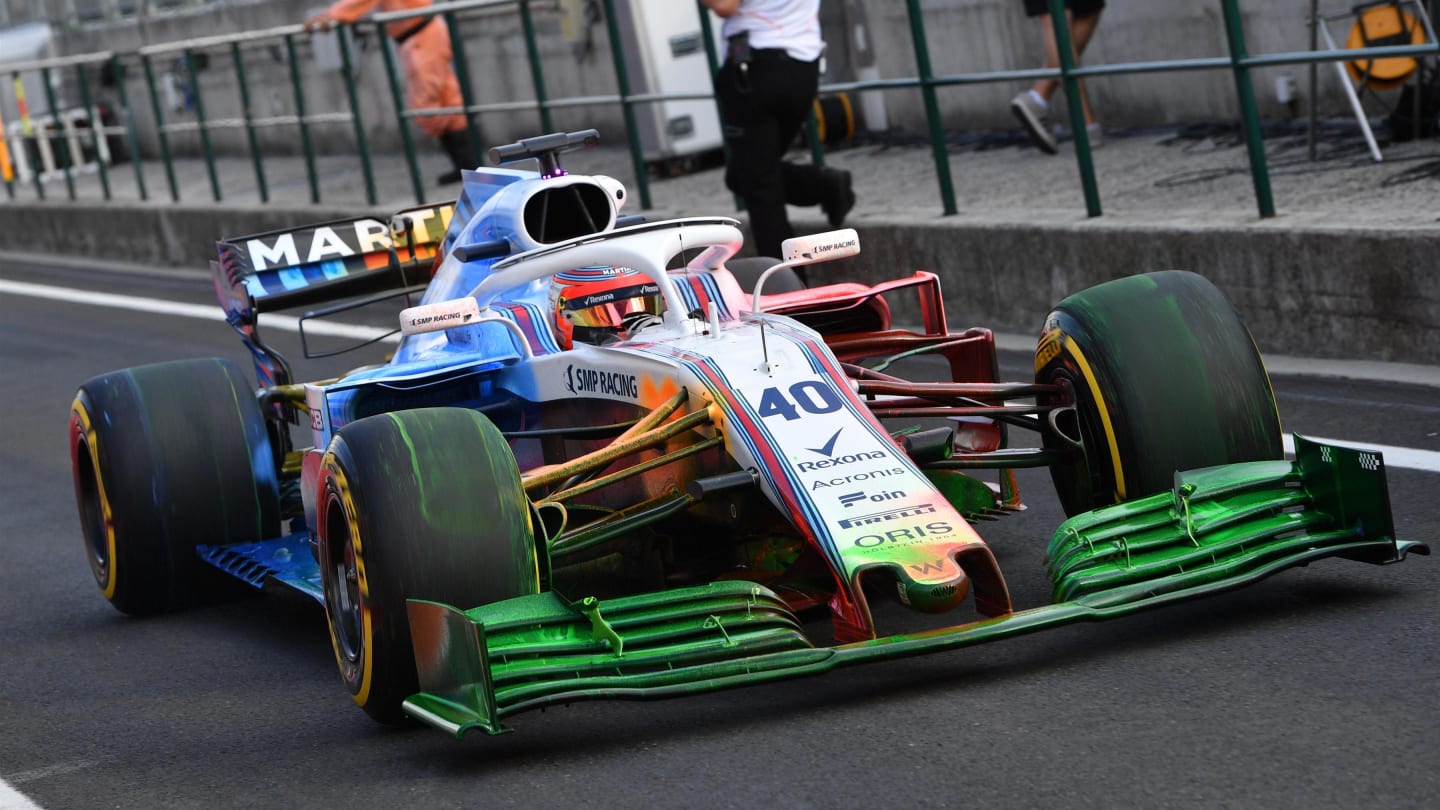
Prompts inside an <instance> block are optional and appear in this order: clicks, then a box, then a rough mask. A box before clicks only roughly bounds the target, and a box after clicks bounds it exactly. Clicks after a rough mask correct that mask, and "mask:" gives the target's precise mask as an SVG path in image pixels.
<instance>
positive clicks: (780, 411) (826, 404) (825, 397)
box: [759, 380, 841, 421]
mask: <svg viewBox="0 0 1440 810" xmlns="http://www.w3.org/2000/svg"><path fill="white" fill-rule="evenodd" d="M788 390H789V392H790V395H789V396H786V395H785V393H784V392H782V391H781V390H780V389H779V388H775V387H773V386H772V387H770V388H766V389H765V391H764V393H762V394H760V408H759V413H760V416H761V417H762V418H765V419H769V418H770V417H772V416H783V417H785V419H786V421H790V420H794V419H799V418H800V411H804V412H805V413H809V414H822V413H834V412H835V411H838V410H840V405H841V403H840V395H839V394H837V393H835V389H833V388H831V387H830V386H828V385H826V384H825V383H822V382H820V381H818V380H802V381H800V382H797V383H795V384H794V385H792V386H790V388H789V389H788ZM797 406H798V408H797Z"/></svg>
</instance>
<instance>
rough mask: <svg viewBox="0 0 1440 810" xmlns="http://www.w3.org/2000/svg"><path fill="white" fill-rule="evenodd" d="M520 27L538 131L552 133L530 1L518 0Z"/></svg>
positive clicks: (552, 125) (552, 128)
mask: <svg viewBox="0 0 1440 810" xmlns="http://www.w3.org/2000/svg"><path fill="white" fill-rule="evenodd" d="M520 27H521V28H522V29H524V31H525V53H526V54H527V55H528V56H529V57H530V80H531V82H533V83H534V85H535V106H536V107H537V108H538V109H539V112H540V131H541V132H554V131H555V124H554V122H552V121H551V120H550V106H549V102H550V99H549V98H548V96H547V95H546V93H545V70H544V68H543V67H542V66H541V64H540V45H539V43H538V42H537V41H536V39H535V21H534V19H532V17H531V15H530V0H520ZM475 154H477V155H478V154H480V153H479V152H476V153H475Z"/></svg>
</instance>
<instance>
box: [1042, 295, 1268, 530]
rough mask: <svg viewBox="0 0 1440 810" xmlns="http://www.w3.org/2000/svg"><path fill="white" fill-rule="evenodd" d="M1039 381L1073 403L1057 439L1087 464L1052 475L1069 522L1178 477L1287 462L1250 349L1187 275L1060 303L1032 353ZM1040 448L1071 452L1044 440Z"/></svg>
mask: <svg viewBox="0 0 1440 810" xmlns="http://www.w3.org/2000/svg"><path fill="white" fill-rule="evenodd" d="M1035 378H1036V380H1037V381H1038V382H1042V383H1061V384H1064V385H1067V386H1068V387H1069V388H1070V389H1071V390H1073V392H1074V404H1075V412H1074V418H1073V419H1070V420H1068V423H1062V424H1061V428H1062V429H1063V430H1064V431H1065V432H1066V434H1067V435H1070V436H1072V437H1076V438H1079V439H1080V440H1081V441H1082V442H1083V444H1084V448H1085V452H1084V453H1075V454H1074V456H1073V457H1074V461H1073V463H1069V464H1057V465H1055V466H1052V467H1051V469H1050V472H1051V477H1052V479H1053V480H1054V482H1055V488H1056V491H1057V493H1058V494H1059V496H1060V501H1061V504H1062V505H1063V506H1064V508H1065V513H1066V514H1067V515H1075V514H1077V513H1080V512H1085V511H1088V510H1090V509H1094V508H1097V507H1100V506H1105V505H1108V504H1112V503H1119V502H1122V501H1128V500H1134V499H1136V498H1141V497H1144V496H1146V495H1153V494H1155V493H1157V492H1162V491H1165V490H1168V489H1170V488H1171V487H1172V485H1173V480H1174V473H1175V471H1176V470H1189V469H1197V468H1200V467H1210V466H1215V465H1219V464H1231V463H1236V462H1243V461H1259V460H1266V459H1278V458H1281V457H1282V455H1283V449H1282V447H1281V441H1280V418H1279V415H1278V414H1277V412H1276V409H1275V395H1274V392H1273V391H1272V389H1271V387H1270V378H1269V376H1268V375H1267V374H1266V373H1265V366H1264V364H1263V363H1262V362H1261V360H1260V354H1259V352H1258V351H1257V350H1256V348H1255V342H1254V340H1253V339H1252V338H1251V336H1250V332H1249V330H1247V329H1246V328H1245V325H1244V324H1243V323H1242V322H1241V321H1240V316H1239V314H1237V313H1236V311H1235V308H1234V307H1233V306H1232V305H1231V304H1230V302H1229V301H1228V300H1226V298H1225V296H1224V295H1223V294H1221V292H1220V291H1219V290H1218V289H1216V288H1215V286H1214V285H1213V284H1211V283H1210V282H1209V281H1207V280H1206V279H1205V278H1204V277H1202V276H1199V275H1196V274H1194V273H1187V272H1181V271H1166V272H1160V273H1149V274H1146V275H1137V276H1130V277H1128V278H1122V279H1118V280H1116V281H1111V282H1107V283H1105V284H1100V285H1098V286H1095V287H1091V288H1090V289H1087V290H1084V291H1082V292H1079V293H1076V294H1075V295H1072V296H1070V297H1068V298H1066V299H1065V300H1063V301H1061V302H1060V303H1059V304H1057V305H1056V307H1055V309H1054V311H1052V312H1051V313H1050V315H1049V317H1048V318H1046V321H1045V329H1044V332H1043V334H1042V335H1041V338H1040V343H1039V346H1038V347H1037V348H1036V350H1035ZM1064 421H1065V420H1062V422H1064ZM1045 444H1046V446H1047V447H1050V448H1059V447H1066V446H1068V445H1066V444H1065V443H1064V442H1063V441H1061V440H1060V439H1058V438H1056V437H1054V436H1052V435H1050V434H1049V433H1047V434H1045ZM1087 458H1088V463H1087Z"/></svg>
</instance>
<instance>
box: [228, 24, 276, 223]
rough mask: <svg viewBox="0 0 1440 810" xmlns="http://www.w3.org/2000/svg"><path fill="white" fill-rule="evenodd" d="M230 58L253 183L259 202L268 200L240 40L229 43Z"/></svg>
mask: <svg viewBox="0 0 1440 810" xmlns="http://www.w3.org/2000/svg"><path fill="white" fill-rule="evenodd" d="M230 58H231V59H233V60H235V80H236V82H237V83H238V84H239V85H240V115H241V116H242V117H244V119H245V138H246V140H248V141H249V142H250V159H251V161H253V162H254V163H255V184H256V185H257V186H258V187H259V189H260V202H262V203H263V202H270V189H268V188H266V186H265V165H264V163H263V160H264V159H263V158H261V157H260V140H259V138H257V137H256V136H255V120H254V116H253V115H252V114H251V112H250V84H249V82H248V81H246V79H245V58H244V57H243V56H242V55H241V54H240V41H239V40H235V41H234V42H231V43H230Z"/></svg>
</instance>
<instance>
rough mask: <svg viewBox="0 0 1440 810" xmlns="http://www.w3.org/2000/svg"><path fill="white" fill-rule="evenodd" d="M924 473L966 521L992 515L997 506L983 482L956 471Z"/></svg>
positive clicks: (992, 494)
mask: <svg viewBox="0 0 1440 810" xmlns="http://www.w3.org/2000/svg"><path fill="white" fill-rule="evenodd" d="M924 473H925V477H926V478H928V479H930V483H932V484H934V485H935V488H936V489H938V490H940V494H942V495H944V496H945V500H947V501H949V502H950V505H951V506H954V507H955V509H956V511H958V512H959V513H960V514H962V515H964V516H965V517H966V519H969V520H973V519H975V518H976V517H977V516H980V515H986V514H989V513H992V512H994V511H995V509H996V508H997V507H998V506H999V502H998V501H997V500H996V497H995V493H994V492H993V491H992V490H991V489H990V487H988V486H986V484H985V482H984V481H981V480H979V479H977V478H972V477H971V476H969V475H966V474H964V473H962V472H958V471H956V470H924Z"/></svg>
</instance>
